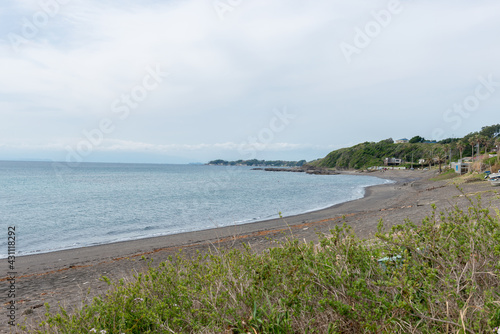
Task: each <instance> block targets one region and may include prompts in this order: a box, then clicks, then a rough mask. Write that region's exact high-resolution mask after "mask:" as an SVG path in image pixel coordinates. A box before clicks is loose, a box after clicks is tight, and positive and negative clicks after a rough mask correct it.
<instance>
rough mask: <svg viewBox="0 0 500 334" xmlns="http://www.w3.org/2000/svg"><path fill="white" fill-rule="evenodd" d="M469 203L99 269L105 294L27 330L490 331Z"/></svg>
mask: <svg viewBox="0 0 500 334" xmlns="http://www.w3.org/2000/svg"><path fill="white" fill-rule="evenodd" d="M471 204H472V206H471V208H470V209H469V210H468V211H467V212H462V211H461V210H459V209H458V208H456V209H454V210H452V211H450V212H446V213H437V212H434V213H433V214H432V215H431V216H430V217H429V218H427V219H425V220H424V221H423V222H421V224H418V225H415V224H414V223H412V222H410V221H407V222H405V223H404V224H403V225H399V226H395V227H393V228H392V229H391V230H390V231H385V230H384V228H383V223H382V222H380V224H379V231H378V233H377V240H370V241H363V240H359V239H358V238H357V237H356V236H355V235H354V234H353V233H352V232H351V230H350V228H349V227H347V226H343V227H337V228H336V229H335V230H333V231H332V235H330V236H322V237H321V238H320V239H321V242H320V244H316V245H315V244H312V243H309V244H304V243H300V242H298V241H296V240H289V241H287V242H285V243H283V244H282V245H281V246H280V247H275V248H272V249H269V250H268V251H266V252H264V253H262V254H255V253H254V252H252V251H251V249H249V248H247V249H244V250H230V251H220V250H215V251H214V252H213V253H212V254H206V255H199V256H198V257H197V258H195V259H187V258H185V257H183V256H182V255H179V256H177V257H175V258H172V259H171V260H169V261H167V262H165V263H163V264H161V265H160V266H159V267H158V268H150V269H149V271H147V272H146V273H144V274H139V275H138V276H137V277H136V281H135V282H133V283H128V284H125V283H123V281H121V282H117V283H111V282H109V280H107V278H103V279H104V280H107V281H108V283H109V284H112V285H113V288H112V289H111V292H109V293H108V294H107V295H106V296H103V297H99V298H95V299H94V301H93V302H92V303H91V305H87V306H85V307H84V308H83V309H82V310H81V311H80V312H78V313H76V314H68V313H67V312H66V311H65V310H64V309H60V310H59V313H58V314H57V315H49V312H48V313H47V319H46V321H45V322H43V323H42V324H41V325H40V328H39V329H37V330H36V331H32V332H36V333H410V332H411V333H493V332H494V331H495V333H496V330H497V329H496V327H498V326H500V222H499V212H498V210H497V212H495V213H490V212H489V211H488V210H487V209H484V208H482V207H481V206H480V205H479V204H474V203H472V201H471ZM384 257H386V258H385V260H384V261H377V260H378V259H381V258H384ZM47 308H48V307H47Z"/></svg>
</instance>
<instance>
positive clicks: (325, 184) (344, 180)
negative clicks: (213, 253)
mask: <svg viewBox="0 0 500 334" xmlns="http://www.w3.org/2000/svg"><path fill="white" fill-rule="evenodd" d="M386 182H390V181H386V180H382V179H379V178H375V177H370V176H350V175H334V176H332V175H325V176H322V175H307V174H304V173H279V172H264V171H252V170H251V168H250V167H219V166H204V165H154V164H93V163H82V164H79V165H78V166H75V167H71V168H70V167H67V166H65V165H63V164H60V165H58V166H57V165H56V166H54V165H53V163H50V162H0V222H1V226H2V229H3V237H1V235H2V234H0V258H4V257H6V254H7V227H8V226H15V228H16V233H17V234H16V241H17V243H16V250H17V255H25V254H30V253H37V252H50V251H55V250H60V249H67V248H75V247H84V246H89V245H96V244H103V243H111V242H116V241H122V240H131V239H139V238H145V237H151V236H160V235H167V234H174V233H179V232H185V231H193V230H202V229H207V228H213V227H220V226H227V225H234V224H241V223H247V222H252V221H259V220H264V219H268V218H274V217H278V216H279V212H281V213H282V215H283V216H290V215H294V214H298V213H303V212H307V211H312V210H316V209H321V208H325V207H328V206H331V205H333V204H337V203H341V202H345V201H349V200H353V199H357V198H361V197H363V195H364V188H365V187H367V186H370V185H376V184H382V183H386Z"/></svg>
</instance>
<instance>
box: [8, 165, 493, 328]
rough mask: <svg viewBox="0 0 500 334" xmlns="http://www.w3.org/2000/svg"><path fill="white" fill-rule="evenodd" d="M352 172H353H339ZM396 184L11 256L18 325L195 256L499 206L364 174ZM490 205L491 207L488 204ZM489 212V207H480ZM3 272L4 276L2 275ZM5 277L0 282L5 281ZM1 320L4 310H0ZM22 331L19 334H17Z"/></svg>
mask: <svg viewBox="0 0 500 334" xmlns="http://www.w3.org/2000/svg"><path fill="white" fill-rule="evenodd" d="M343 173H346V174H351V173H352V174H355V175H358V173H356V172H343ZM361 175H370V176H376V177H380V178H384V179H390V180H393V181H396V182H395V183H389V184H381V185H375V186H370V187H367V188H365V194H364V197H363V198H360V199H357V200H352V201H349V202H344V203H340V204H336V205H333V206H331V207H328V208H326V209H322V210H318V211H313V212H308V213H303V214H299V215H294V216H289V217H286V218H279V219H270V220H264V221H260V222H252V223H246V224H241V225H232V226H225V227H219V228H212V229H208V230H202V231H195V232H185V233H180V234H174V235H167V236H159V237H152V238H144V239H138V240H131V241H123V242H117V243H112V244H104V245H97V246H90V247H85V248H75V249H68V250H61V251H56V252H50V253H41V254H31V255H25V256H21V257H18V258H16V271H17V277H16V284H18V291H17V293H16V305H17V307H18V311H17V312H18V313H17V314H18V316H17V321H16V322H17V323H24V322H26V323H27V324H32V323H37V322H40V321H41V320H42V319H43V315H44V314H45V312H46V311H45V308H44V307H43V305H44V304H45V303H47V304H49V305H50V306H51V310H52V311H57V310H58V306H57V305H58V304H60V305H61V306H63V307H65V308H66V309H67V310H68V312H69V311H71V310H72V309H78V308H81V307H82V306H83V305H84V304H85V303H88V302H91V301H92V298H93V297H95V296H97V295H101V294H103V293H105V292H106V291H107V290H108V289H109V286H108V285H107V284H106V283H104V282H103V281H102V280H101V277H102V276H106V277H108V278H109V279H110V280H111V281H117V280H119V279H122V278H123V279H124V280H125V282H127V281H130V280H134V275H137V274H138V273H140V272H143V271H144V270H146V269H147V268H148V266H149V265H152V266H157V265H158V264H159V263H160V262H163V261H166V260H168V259H169V258H171V257H175V256H176V255H177V254H179V252H182V253H181V254H182V256H186V257H197V256H198V255H199V254H204V253H207V252H212V253H217V252H219V249H234V248H242V247H243V246H245V247H250V248H251V250H252V251H255V252H262V251H265V250H266V249H268V248H270V247H276V246H279V244H278V243H279V242H281V241H284V240H285V239H286V238H288V237H292V238H295V239H298V240H301V241H302V240H303V241H305V242H318V234H324V235H328V234H329V233H330V230H331V229H333V228H334V227H335V226H339V225H342V224H344V223H345V224H347V225H349V226H351V228H352V230H353V231H354V232H355V233H356V234H357V236H358V237H359V238H361V239H371V238H373V237H374V234H375V232H376V231H377V225H378V224H379V221H380V220H383V222H384V227H385V228H390V226H392V225H395V224H402V223H404V221H405V219H411V220H412V221H413V222H415V223H419V222H421V220H422V219H423V218H425V217H426V216H429V215H430V214H431V212H432V208H431V204H434V203H435V204H436V205H437V207H438V210H439V211H443V210H446V209H448V208H451V207H453V206H454V205H458V206H459V207H460V208H467V207H469V206H470V202H469V200H468V199H467V197H465V196H464V195H463V194H464V193H465V194H468V195H470V196H475V195H476V194H481V196H482V199H483V204H485V202H488V201H489V204H488V205H495V206H496V207H500V197H499V196H498V194H497V193H496V192H495V189H494V188H492V187H491V186H490V184H489V182H474V183H467V184H463V185H461V187H462V189H463V190H459V189H458V188H456V187H455V186H454V185H447V183H446V181H430V180H429V179H430V178H431V177H433V176H435V175H436V172H435V171H387V172H385V173H384V172H371V173H366V174H364V173H361ZM491 203H494V204H491ZM485 206H486V205H485ZM4 272H5V273H6V271H4ZM6 280H7V277H6V276H4V275H2V276H1V277H0V281H4V282H5V281H6ZM0 286H2V288H0V290H2V291H0V293H2V294H4V295H5V293H6V291H4V290H5V287H6V284H2V285H0ZM0 317H3V318H4V319H5V309H2V310H1V311H0ZM6 325H7V324H6V322H0V333H9V330H10V328H9V327H8V326H6ZM19 332H22V331H19Z"/></svg>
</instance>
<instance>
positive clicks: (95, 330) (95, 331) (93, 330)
mask: <svg viewBox="0 0 500 334" xmlns="http://www.w3.org/2000/svg"><path fill="white" fill-rule="evenodd" d="M89 333H97V329H95V328H92V329H91V330H90V331H89Z"/></svg>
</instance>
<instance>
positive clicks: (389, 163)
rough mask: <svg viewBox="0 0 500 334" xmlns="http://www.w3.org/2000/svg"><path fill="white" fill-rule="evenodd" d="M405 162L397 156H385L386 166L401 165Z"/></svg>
mask: <svg viewBox="0 0 500 334" xmlns="http://www.w3.org/2000/svg"><path fill="white" fill-rule="evenodd" d="M402 163H403V160H402V159H396V158H385V159H384V166H399V165H401V164H402Z"/></svg>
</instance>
